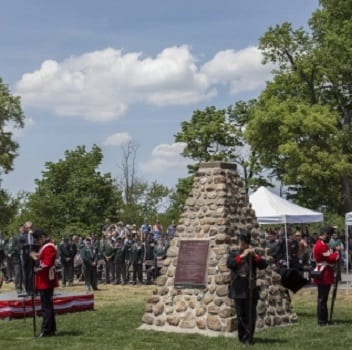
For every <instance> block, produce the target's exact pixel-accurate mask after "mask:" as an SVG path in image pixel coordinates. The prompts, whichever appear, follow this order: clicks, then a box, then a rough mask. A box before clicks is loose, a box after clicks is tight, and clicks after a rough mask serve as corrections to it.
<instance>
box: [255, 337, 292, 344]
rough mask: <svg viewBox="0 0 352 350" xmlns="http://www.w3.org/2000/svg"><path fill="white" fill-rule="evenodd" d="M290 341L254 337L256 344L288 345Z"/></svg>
mask: <svg viewBox="0 0 352 350" xmlns="http://www.w3.org/2000/svg"><path fill="white" fill-rule="evenodd" d="M287 342H288V341H287V340H285V339H277V338H258V337H254V343H255V344H279V343H281V344H284V343H287Z"/></svg>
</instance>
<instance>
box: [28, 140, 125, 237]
mask: <svg viewBox="0 0 352 350" xmlns="http://www.w3.org/2000/svg"><path fill="white" fill-rule="evenodd" d="M102 159H103V154H102V151H101V149H100V148H99V147H98V146H96V145H94V146H93V147H92V150H91V151H90V152H88V151H86V149H85V147H84V146H78V147H77V148H76V149H75V150H73V151H66V152H65V158H64V159H60V160H59V161H58V162H56V163H53V162H48V163H46V164H45V167H46V170H45V171H43V172H42V175H43V176H42V179H37V180H36V181H35V182H36V189H35V192H34V193H33V194H31V195H29V198H28V202H27V204H26V210H25V211H24V213H23V215H22V216H25V215H26V216H27V220H28V219H30V220H31V221H33V222H34V223H35V225H36V226H42V227H44V228H46V229H47V230H48V231H49V232H50V234H51V235H52V236H56V237H58V236H60V235H63V234H68V233H80V234H86V233H88V232H89V231H95V232H98V233H100V230H101V227H102V225H103V223H104V222H105V220H106V219H109V220H117V218H118V214H119V209H120V207H121V205H122V199H121V194H120V192H119V190H118V188H117V186H116V185H114V181H113V179H112V178H111V175H110V174H109V173H108V174H101V173H100V172H99V171H98V167H99V166H100V164H101V162H102Z"/></svg>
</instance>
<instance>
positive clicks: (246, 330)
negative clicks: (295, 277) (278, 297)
mask: <svg viewBox="0 0 352 350" xmlns="http://www.w3.org/2000/svg"><path fill="white" fill-rule="evenodd" d="M250 241H251V234H250V232H248V231H245V232H242V233H241V234H240V246H239V250H237V251H231V252H230V253H229V255H228V257H227V267H228V268H229V269H230V270H231V282H230V286H229V297H230V298H232V299H234V300H235V308H236V314H237V320H238V326H237V332H238V339H239V341H240V342H241V343H244V344H247V345H249V344H252V343H253V335H254V330H255V322H256V318H257V313H256V307H257V301H258V299H259V289H258V288H257V286H256V275H257V268H258V269H265V268H266V267H267V262H266V260H265V259H263V258H262V257H261V256H260V255H258V254H256V253H255V251H254V249H253V248H251V247H250V246H249V245H250Z"/></svg>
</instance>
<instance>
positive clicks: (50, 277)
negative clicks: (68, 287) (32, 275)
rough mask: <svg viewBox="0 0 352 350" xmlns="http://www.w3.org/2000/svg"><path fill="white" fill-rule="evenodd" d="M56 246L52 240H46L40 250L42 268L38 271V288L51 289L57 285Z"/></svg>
mask: <svg viewBox="0 0 352 350" xmlns="http://www.w3.org/2000/svg"><path fill="white" fill-rule="evenodd" d="M56 254H57V251H56V247H55V245H54V244H53V243H51V242H46V243H45V244H44V245H43V246H42V247H41V249H40V251H39V263H40V265H39V266H40V270H39V271H37V273H36V279H35V282H36V289H37V290H43V289H50V288H55V287H57V286H58V285H59V284H58V280H57V276H56V271H55V260H56Z"/></svg>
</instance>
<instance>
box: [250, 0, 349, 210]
mask: <svg viewBox="0 0 352 350" xmlns="http://www.w3.org/2000/svg"><path fill="white" fill-rule="evenodd" d="M320 4H321V8H319V9H318V10H317V11H315V12H314V13H313V15H312V18H311V20H310V22H309V24H310V27H311V32H307V31H305V30H303V29H302V28H300V29H297V30H294V29H293V28H292V26H291V24H289V23H283V24H282V25H278V26H276V27H274V28H272V27H271V28H269V30H268V31H267V32H266V33H265V34H264V36H263V37H262V38H261V39H260V48H261V49H262V51H263V54H264V63H274V64H275V66H276V69H275V70H274V72H273V73H274V78H273V80H272V81H270V82H268V83H267V86H266V88H265V89H264V91H263V92H262V93H261V95H260V97H259V98H258V102H257V103H256V104H255V106H253V107H252V108H251V111H250V121H249V123H248V126H247V129H246V137H247V140H248V141H249V143H250V145H251V147H252V149H253V150H255V151H256V152H258V154H259V155H260V162H261V163H262V164H264V165H265V166H266V167H268V168H271V169H273V172H274V174H275V175H276V176H277V178H278V179H279V181H281V182H282V183H283V184H284V185H287V186H290V188H292V189H294V190H295V192H296V194H295V197H296V199H297V201H298V202H299V203H301V204H304V205H310V206H311V207H315V208H318V207H319V206H321V207H324V208H327V209H329V210H332V211H334V212H340V213H341V212H344V211H350V210H352V196H351V184H352V175H351V174H352V156H351V155H352V153H351V151H352V137H351V136H352V133H351V119H352V100H351V96H352V84H351V81H352V79H351V78H352V65H351V63H352V62H351V60H352V55H351V47H352V37H351V36H350V33H351V32H352V31H351V28H352V27H351V19H352V6H351V2H350V1H344V0H332V1H320Z"/></svg>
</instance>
